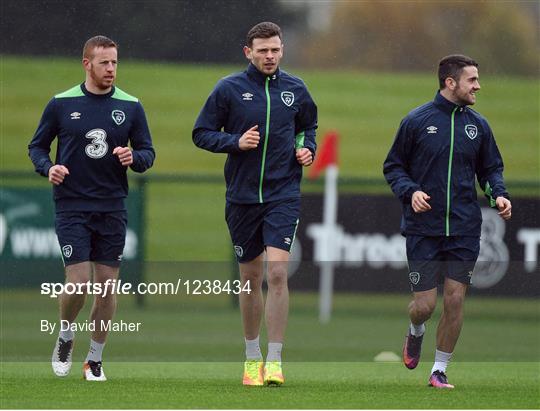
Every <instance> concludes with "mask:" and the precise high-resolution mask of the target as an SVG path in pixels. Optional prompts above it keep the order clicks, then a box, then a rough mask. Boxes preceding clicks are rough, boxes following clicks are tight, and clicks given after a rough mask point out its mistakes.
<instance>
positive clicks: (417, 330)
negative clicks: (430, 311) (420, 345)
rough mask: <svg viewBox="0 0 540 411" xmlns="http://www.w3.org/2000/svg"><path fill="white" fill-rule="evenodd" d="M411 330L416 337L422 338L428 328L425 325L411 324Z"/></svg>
mask: <svg viewBox="0 0 540 411" xmlns="http://www.w3.org/2000/svg"><path fill="white" fill-rule="evenodd" d="M409 330H411V334H412V335H414V336H415V337H421V336H422V335H424V333H425V332H426V326H425V324H424V323H422V324H420V325H416V324H413V323H411V325H410V326H409Z"/></svg>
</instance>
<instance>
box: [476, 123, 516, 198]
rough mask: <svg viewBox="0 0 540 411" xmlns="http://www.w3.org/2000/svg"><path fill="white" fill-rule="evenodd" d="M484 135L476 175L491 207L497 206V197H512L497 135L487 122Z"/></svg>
mask: <svg viewBox="0 0 540 411" xmlns="http://www.w3.org/2000/svg"><path fill="white" fill-rule="evenodd" d="M484 127H485V129H484V136H482V137H483V138H482V144H481V146H480V153H479V161H478V163H477V169H476V177H477V179H478V183H479V184H480V187H481V188H482V190H484V193H485V195H486V197H487V198H488V200H489V204H490V206H491V207H496V205H495V200H496V199H497V197H505V198H508V199H509V198H510V196H509V195H508V192H507V191H506V187H505V186H504V180H503V169H504V164H503V161H502V157H501V153H500V152H499V149H498V147H497V143H495V137H494V136H493V132H492V131H491V128H490V127H489V125H488V124H487V122H486V123H485V126H484Z"/></svg>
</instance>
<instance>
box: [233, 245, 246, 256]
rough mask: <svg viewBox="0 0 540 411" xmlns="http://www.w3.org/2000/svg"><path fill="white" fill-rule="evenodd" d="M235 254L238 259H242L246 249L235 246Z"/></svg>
mask: <svg viewBox="0 0 540 411" xmlns="http://www.w3.org/2000/svg"><path fill="white" fill-rule="evenodd" d="M234 252H235V253H236V255H237V256H238V257H242V256H243V255H244V249H243V248H242V247H240V246H239V245H235V246H234Z"/></svg>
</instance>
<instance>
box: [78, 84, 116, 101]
mask: <svg viewBox="0 0 540 411" xmlns="http://www.w3.org/2000/svg"><path fill="white" fill-rule="evenodd" d="M114 90H115V87H114V86H112V87H111V91H109V92H108V93H105V94H94V93H92V92H90V91H88V90H87V89H86V86H85V85H84V83H82V84H81V91H82V92H83V94H84V95H85V96H87V97H95V98H109V97H110V96H112V95H113V94H114Z"/></svg>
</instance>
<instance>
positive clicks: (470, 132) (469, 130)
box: [465, 124, 478, 140]
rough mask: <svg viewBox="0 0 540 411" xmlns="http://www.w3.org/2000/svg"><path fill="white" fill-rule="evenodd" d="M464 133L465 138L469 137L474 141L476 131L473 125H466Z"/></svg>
mask: <svg viewBox="0 0 540 411" xmlns="http://www.w3.org/2000/svg"><path fill="white" fill-rule="evenodd" d="M465 133H467V137H469V138H470V139H471V140H474V139H475V138H476V136H477V135H478V129H477V128H476V126H475V125H474V124H467V125H466V126H465Z"/></svg>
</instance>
